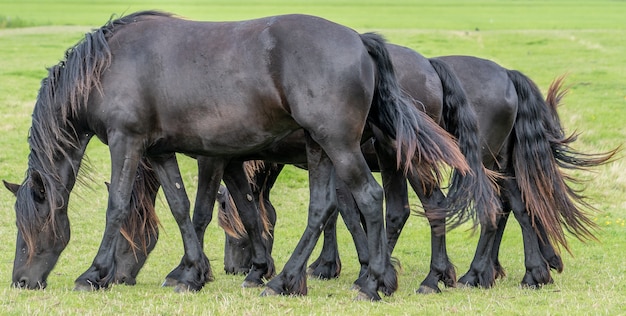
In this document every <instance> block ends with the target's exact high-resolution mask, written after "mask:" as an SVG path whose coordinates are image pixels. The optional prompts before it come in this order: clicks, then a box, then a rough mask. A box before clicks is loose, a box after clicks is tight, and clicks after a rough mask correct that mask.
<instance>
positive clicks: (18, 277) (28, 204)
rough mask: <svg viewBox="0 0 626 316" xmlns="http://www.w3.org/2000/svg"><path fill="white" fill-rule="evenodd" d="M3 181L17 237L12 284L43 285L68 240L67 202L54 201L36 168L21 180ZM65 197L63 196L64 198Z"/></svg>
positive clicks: (15, 285)
mask: <svg viewBox="0 0 626 316" xmlns="http://www.w3.org/2000/svg"><path fill="white" fill-rule="evenodd" d="M3 182H4V186H5V187H6V188H7V189H9V191H11V192H13V194H14V195H15V196H16V198H17V201H16V202H15V215H16V219H17V241H16V251H15V261H14V263H13V282H12V285H13V286H14V287H18V288H27V289H43V288H45V287H46V285H47V283H46V279H47V278H48V275H49V274H50V271H52V269H53V268H54V266H55V264H56V262H57V260H58V259H59V256H60V255H61V252H62V251H63V249H65V246H67V243H68V242H69V240H70V223H69V219H68V217H67V203H60V205H59V203H56V202H55V201H57V200H58V199H55V198H54V194H58V192H52V190H54V189H52V188H50V185H46V183H49V182H47V181H45V180H44V178H43V177H42V175H41V174H40V173H39V172H37V171H34V170H32V171H29V174H28V176H27V178H26V180H25V181H24V183H23V184H21V185H19V184H13V183H8V182H6V181H3ZM64 201H67V199H64Z"/></svg>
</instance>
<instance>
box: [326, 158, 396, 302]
mask: <svg viewBox="0 0 626 316" xmlns="http://www.w3.org/2000/svg"><path fill="white" fill-rule="evenodd" d="M324 148H325V149H326V150H327V152H328V153H329V156H330V158H331V159H332V161H333V163H334V165H335V168H336V170H337V175H338V177H339V178H340V179H341V180H342V181H343V182H344V183H345V184H346V185H347V187H348V188H349V190H350V192H351V193H352V196H353V197H354V200H355V201H356V203H357V206H358V209H359V210H360V211H361V214H362V215H363V219H364V221H365V227H366V228H367V239H368V250H369V265H368V270H367V274H366V275H365V276H363V277H360V278H359V279H358V280H357V281H356V282H355V285H356V286H357V287H358V288H359V289H360V290H359V296H358V297H357V298H358V299H366V300H379V299H380V296H379V295H378V293H377V292H378V291H379V290H381V291H383V293H384V294H385V295H391V294H392V293H393V292H394V291H395V290H396V289H397V287H398V283H397V282H398V280H397V274H396V270H395V268H394V267H393V265H392V264H391V259H390V255H389V252H388V250H387V237H386V234H385V231H384V220H383V214H382V196H383V190H382V188H381V187H380V185H378V183H377V182H376V180H375V179H374V177H373V176H372V174H371V172H370V171H369V168H368V166H367V163H366V162H365V159H364V158H363V155H362V153H361V151H360V148H359V147H356V148H355V150H352V151H350V150H344V151H341V150H338V149H340V148H349V147H341V146H325V147H324Z"/></svg>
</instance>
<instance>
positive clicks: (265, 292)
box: [261, 287, 280, 296]
mask: <svg viewBox="0 0 626 316" xmlns="http://www.w3.org/2000/svg"><path fill="white" fill-rule="evenodd" d="M278 295H280V294H279V293H278V292H276V291H274V290H273V289H272V288H270V287H266V288H265V290H263V292H261V296H278Z"/></svg>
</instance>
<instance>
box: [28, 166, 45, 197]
mask: <svg viewBox="0 0 626 316" xmlns="http://www.w3.org/2000/svg"><path fill="white" fill-rule="evenodd" d="M30 180H31V181H30V183H31V186H32V189H33V192H34V193H35V196H36V197H37V198H39V199H40V200H41V201H43V200H45V199H46V187H45V185H44V183H43V178H42V177H41V174H40V173H39V172H38V171H36V170H33V171H31V173H30Z"/></svg>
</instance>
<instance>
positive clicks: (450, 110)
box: [429, 58, 501, 227]
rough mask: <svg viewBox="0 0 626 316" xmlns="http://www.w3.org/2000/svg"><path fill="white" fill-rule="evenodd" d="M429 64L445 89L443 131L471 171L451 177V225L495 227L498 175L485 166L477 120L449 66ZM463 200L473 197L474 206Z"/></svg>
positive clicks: (497, 203)
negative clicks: (471, 221)
mask: <svg viewBox="0 0 626 316" xmlns="http://www.w3.org/2000/svg"><path fill="white" fill-rule="evenodd" d="M429 60H430V64H431V65H432V66H433V68H434V69H435V71H436V72H437V74H438V75H439V78H440V79H441V84H442V87H443V123H444V127H445V129H446V130H447V131H448V132H449V133H451V134H452V135H454V137H456V138H457V140H458V142H459V147H460V149H461V152H462V153H463V155H465V159H466V160H467V163H468V164H469V166H470V169H471V173H468V174H465V175H463V174H461V173H459V172H457V171H454V173H453V174H452V180H451V181H450V187H449V190H448V196H447V199H446V201H447V205H448V206H447V207H446V208H447V209H451V210H457V212H456V213H450V212H448V218H449V221H450V223H451V225H452V227H455V226H457V225H459V224H461V223H463V222H465V221H467V220H468V219H470V217H472V216H473V217H478V220H479V221H480V223H482V224H489V223H490V224H492V225H495V219H496V214H497V213H498V212H500V211H501V209H500V203H499V200H498V196H497V185H496V183H495V181H496V178H497V177H498V174H497V173H496V172H494V171H491V170H489V169H487V168H485V166H484V165H483V163H482V155H481V143H480V135H479V129H478V117H477V116H476V112H474V110H473V108H472V107H471V105H470V103H469V101H468V99H467V97H466V95H465V91H464V90H463V87H462V85H461V82H460V81H459V79H458V78H457V76H456V75H455V74H454V72H453V70H452V69H451V68H450V66H448V65H447V64H446V63H444V62H443V61H441V60H439V59H436V58H435V59H432V58H431V59H429ZM464 196H473V204H472V203H470V202H471V201H467V200H465V199H463V197H464ZM475 219H476V218H474V223H476V220H475Z"/></svg>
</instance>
